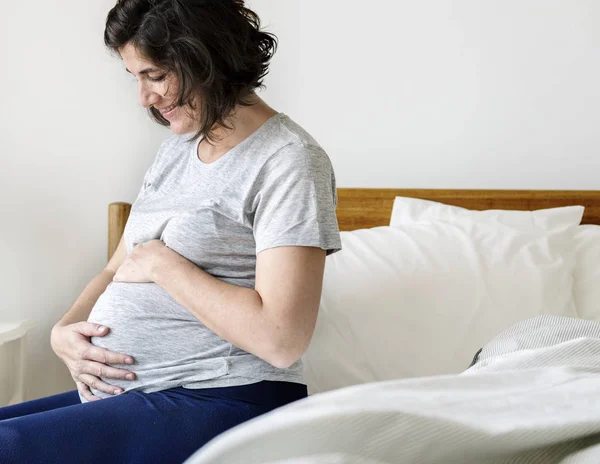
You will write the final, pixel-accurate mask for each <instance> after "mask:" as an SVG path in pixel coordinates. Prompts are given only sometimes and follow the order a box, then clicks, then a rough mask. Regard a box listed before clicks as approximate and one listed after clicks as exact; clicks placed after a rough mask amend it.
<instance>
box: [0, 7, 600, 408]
mask: <svg viewBox="0 0 600 464" xmlns="http://www.w3.org/2000/svg"><path fill="white" fill-rule="evenodd" d="M113 3H114V0H96V1H94V2H82V1H80V0H51V1H47V0H46V1H42V0H34V1H32V2H10V1H7V0H2V2H1V4H2V15H3V16H2V19H4V21H3V27H2V28H0V40H1V41H2V43H3V44H5V47H4V48H3V50H4V55H3V58H4V59H3V67H2V72H0V90H1V91H2V99H1V100H2V104H3V105H2V107H3V112H2V114H1V116H0V118H1V123H2V124H0V157H1V158H0V159H1V162H2V169H1V170H0V211H1V213H2V214H1V216H0V217H1V218H2V219H1V220H2V224H1V226H2V227H0V259H1V263H2V267H1V268H0V320H3V319H7V320H11V319H21V318H31V319H35V320H37V321H38V326H37V328H36V329H35V330H34V332H33V334H32V337H31V338H30V343H29V344H30V356H31V358H30V359H31V362H30V365H29V375H28V379H29V382H28V385H29V390H28V398H35V397H39V396H42V395H48V394H52V393H57V392H60V391H64V390H66V389H70V388H73V385H72V382H71V380H70V379H69V377H68V375H67V371H66V368H65V367H64V366H62V365H61V364H60V363H59V361H58V360H57V359H56V358H55V356H54V355H53V354H52V353H51V350H50V345H49V340H48V337H49V331H50V328H51V326H52V324H53V323H54V322H55V321H56V320H58V319H59V318H60V317H61V315H62V314H63V313H64V312H66V311H67V310H68V308H69V307H70V305H71V304H72V303H73V301H74V300H75V298H76V297H77V295H78V294H79V293H80V292H81V290H83V288H84V286H85V285H86V284H87V282H89V280H90V279H91V278H92V277H93V276H94V275H95V274H96V273H97V272H99V271H100V269H101V268H102V266H103V265H104V264H105V262H106V211H107V209H106V208H107V204H108V203H110V202H113V201H132V200H133V199H134V198H135V194H136V193H137V190H138V188H139V186H140V183H141V178H142V175H143V173H144V171H145V169H146V167H147V166H148V165H149V163H150V162H151V161H152V159H153V157H154V154H155V149H156V147H157V145H158V143H159V141H160V140H161V139H162V137H163V136H164V135H165V134H166V131H165V129H163V128H160V127H158V126H156V125H155V124H154V123H152V122H151V121H150V120H149V119H148V118H147V116H146V115H145V113H144V111H143V110H141V109H140V108H139V107H138V105H137V95H136V86H135V83H134V82H133V80H132V79H131V78H130V77H128V76H127V75H126V73H125V72H124V70H123V66H122V65H121V64H120V62H119V60H118V59H116V58H113V57H111V56H110V55H109V54H108V53H107V52H106V51H105V49H104V47H103V44H102V32H103V25H104V19H105V16H106V13H107V12H108V10H109V9H110V7H112V5H113ZM250 5H251V6H252V7H254V8H255V9H256V11H257V12H258V13H259V15H260V16H261V17H262V18H263V21H264V23H265V25H266V26H268V27H269V29H270V30H272V31H273V32H275V33H276V34H277V35H278V36H279V38H280V49H279V52H278V54H277V55H276V57H275V59H274V61H273V66H272V71H271V74H270V75H269V77H268V78H267V80H266V83H267V85H268V90H267V91H266V92H264V94H263V96H264V98H265V99H266V100H267V101H268V102H269V103H270V104H271V105H272V106H274V107H275V108H276V109H278V110H280V111H284V112H285V113H287V114H288V115H290V116H291V117H292V118H293V119H295V120H296V121H298V122H299V123H300V124H302V125H303V126H304V127H305V128H306V129H307V130H309V132H311V133H312V134H313V135H314V136H315V137H316V138H317V139H318V140H319V141H320V142H321V144H322V145H323V146H324V147H325V148H326V149H327V151H328V153H329V154H330V157H331V158H332V161H333V163H334V167H335V169H336V174H337V178H338V184H339V186H340V187H407V188H410V187H423V188H436V187H437V188H526V189H535V188H548V189H598V188H600V182H599V180H598V175H599V174H600V156H599V154H598V152H599V148H600V135H598V134H599V131H598V127H600V109H599V108H600V91H599V90H598V88H599V87H598V86H599V85H600V32H598V28H597V24H598V23H599V22H600V3H598V2H597V1H596V0H570V1H565V0H560V1H559V0H518V1H517V0H512V1H511V0H508V1H507V0H486V1H481V0H453V1H451V0H440V1H433V0H430V1H423V2H416V1H409V0H370V1H368V2H365V1H358V0H326V1H325V0H251V1H250Z"/></svg>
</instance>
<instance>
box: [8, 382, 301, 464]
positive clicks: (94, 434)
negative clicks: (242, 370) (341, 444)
mask: <svg viewBox="0 0 600 464" xmlns="http://www.w3.org/2000/svg"><path fill="white" fill-rule="evenodd" d="M306 394H307V391H306V386H305V385H301V384H298V383H291V382H271V381H262V382H258V383H253V384H250V385H242V386H237V387H223V388H210V389H209V388H205V389H197V390H191V389H186V388H181V387H179V388H171V389H169V390H163V391H160V392H156V393H139V392H128V393H124V394H122V395H118V396H115V397H112V398H107V399H103V400H99V401H93V402H90V403H81V402H80V400H79V396H78V394H77V391H76V390H74V391H70V392H67V393H62V394H60V395H54V396H49V397H46V398H41V399H38V400H33V401H28V402H25V403H21V404H16V405H14V406H7V407H4V408H0V463H2V464H12V463H19V464H29V463H31V464H37V463H61V464H68V463H78V464H82V463H86V464H87V463H96V462H97V463H103V464H105V463H123V464H135V463H143V464H148V463H157V464H161V463H177V464H180V463H182V462H183V461H185V460H186V459H187V458H188V457H189V456H190V455H192V454H193V453H194V452H195V451H196V450H198V448H200V447H201V446H202V445H204V444H205V443H207V442H208V441H209V440H211V439H212V438H214V437H216V436H217V435H219V434H220V433H222V432H224V431H225V430H227V429H229V428H231V427H234V426H236V425H238V424H241V423H242V422H244V421H247V420H249V419H252V418H253V417H256V416H259V415H261V414H263V413H266V412H268V411H271V410H273V409H275V408H277V407H280V406H283V405H285V404H288V403H291V402H292V401H296V400H299V399H301V398H304V397H306Z"/></svg>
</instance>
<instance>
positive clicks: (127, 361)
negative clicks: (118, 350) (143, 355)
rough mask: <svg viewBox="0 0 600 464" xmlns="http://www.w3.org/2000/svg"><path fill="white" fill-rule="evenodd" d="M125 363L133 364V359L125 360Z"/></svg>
mask: <svg viewBox="0 0 600 464" xmlns="http://www.w3.org/2000/svg"><path fill="white" fill-rule="evenodd" d="M125 362H126V363H127V364H133V359H132V358H125Z"/></svg>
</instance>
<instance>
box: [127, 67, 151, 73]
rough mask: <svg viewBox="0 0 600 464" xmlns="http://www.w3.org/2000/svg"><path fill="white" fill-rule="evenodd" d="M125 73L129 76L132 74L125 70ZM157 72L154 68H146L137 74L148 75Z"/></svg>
mask: <svg viewBox="0 0 600 464" xmlns="http://www.w3.org/2000/svg"><path fill="white" fill-rule="evenodd" d="M125 71H127V72H128V73H129V74H133V73H132V72H131V71H130V70H129V69H127V68H125ZM158 71H159V70H158V69H156V68H146V69H142V70H141V71H140V72H139V74H148V73H151V72H158Z"/></svg>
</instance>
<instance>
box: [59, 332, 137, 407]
mask: <svg viewBox="0 0 600 464" xmlns="http://www.w3.org/2000/svg"><path fill="white" fill-rule="evenodd" d="M108 332H109V330H108V328H107V327H104V326H101V325H99V324H94V323H91V322H77V323H75V324H69V325H59V324H57V325H55V326H54V327H53V329H52V333H51V335H50V344H51V345H52V349H53V350H54V352H55V353H56V355H57V356H58V357H59V358H60V359H62V361H63V362H64V363H65V364H66V365H67V368H68V369H69V372H70V373H71V377H73V380H74V381H75V383H76V384H77V390H78V391H79V393H80V394H81V396H83V397H84V398H85V399H86V400H88V401H96V400H99V399H101V398H100V397H98V396H95V395H94V394H93V393H92V391H91V390H90V387H92V388H95V389H96V390H99V391H102V392H104V393H108V394H109V395H118V394H119V393H122V392H123V389H122V388H120V387H115V386H113V385H109V384H107V383H105V382H103V381H102V380H101V379H100V377H104V378H110V379H123V380H134V379H135V374H134V373H133V372H131V371H127V370H124V369H117V368H115V367H110V366H107V364H108V363H109V364H133V363H134V360H133V358H132V357H131V356H127V355H124V354H120V353H114V352H112V351H108V350H105V349H104V348H100V347H98V346H94V345H92V344H91V343H90V337H104V336H105V335H106V334H108Z"/></svg>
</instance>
